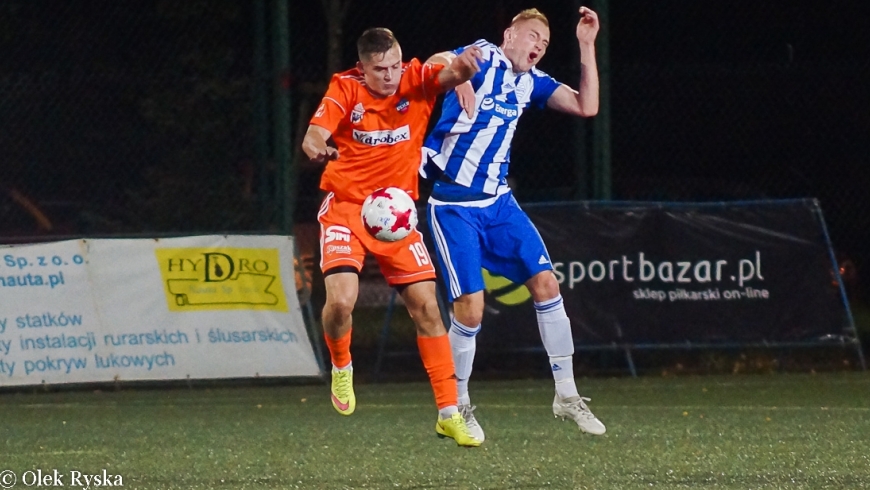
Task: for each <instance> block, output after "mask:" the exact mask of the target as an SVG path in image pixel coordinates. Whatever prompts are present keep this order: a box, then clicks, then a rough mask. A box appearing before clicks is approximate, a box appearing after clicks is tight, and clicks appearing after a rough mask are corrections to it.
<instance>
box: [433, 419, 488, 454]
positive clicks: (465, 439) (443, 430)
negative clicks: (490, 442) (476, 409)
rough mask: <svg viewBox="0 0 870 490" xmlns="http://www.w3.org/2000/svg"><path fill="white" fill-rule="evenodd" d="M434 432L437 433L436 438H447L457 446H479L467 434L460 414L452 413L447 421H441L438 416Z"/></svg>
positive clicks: (477, 442)
mask: <svg viewBox="0 0 870 490" xmlns="http://www.w3.org/2000/svg"><path fill="white" fill-rule="evenodd" d="M435 432H437V433H438V437H442V438H443V437H449V438H451V439H453V440H454V441H456V444H457V445H459V446H465V447H477V446H480V441H478V440H477V439H475V438H474V437H472V436H471V434H469V433H468V427H467V426H466V425H465V419H463V418H462V414H460V413H454V414H453V415H451V416H450V418H449V419H442V418H441V416H440V415H439V416H438V422H437V423H436V424H435Z"/></svg>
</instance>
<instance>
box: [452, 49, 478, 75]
mask: <svg viewBox="0 0 870 490" xmlns="http://www.w3.org/2000/svg"><path fill="white" fill-rule="evenodd" d="M480 61H483V51H481V50H480V48H478V47H477V46H469V47H468V48H466V49H465V51H463V52H462V53H460V54H459V56H457V57H456V58H453V61H451V62H450V69H451V70H454V71H456V72H457V73H458V74H459V75H460V77H461V78H464V79H466V80H467V79H469V78H471V77H473V76H474V74H475V73H477V72H479V71H480V63H479V62H480Z"/></svg>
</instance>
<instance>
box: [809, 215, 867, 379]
mask: <svg viewBox="0 0 870 490" xmlns="http://www.w3.org/2000/svg"><path fill="white" fill-rule="evenodd" d="M813 210H814V211H815V213H816V216H818V217H819V222H820V224H821V225H822V231H823V232H824V234H825V243H826V244H827V245H828V256H829V257H830V258H831V267H833V268H834V278H836V279H837V286H838V287H839V289H840V299H841V300H842V301H843V307H844V308H846V321H847V322H849V324H848V325H847V327H848V329H849V330H851V331H852V334H853V335H854V336H855V337H854V338H855V347H856V349H857V350H858V362H860V363H861V370H862V371H866V370H867V361H865V360H864V349H863V348H862V347H861V339H860V338H859V337H858V328H857V327H856V326H855V317H853V316H852V308H851V307H850V306H849V296H848V295H847V294H846V286H845V284H843V276H841V275H840V264H838V263H837V256H836V255H834V245H833V243H831V236H830V235H829V234H828V225H827V224H826V223H825V215H824V214H823V213H822V207H821V206H820V205H819V201H818V199H813Z"/></svg>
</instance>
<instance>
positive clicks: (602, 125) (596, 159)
mask: <svg viewBox="0 0 870 490" xmlns="http://www.w3.org/2000/svg"><path fill="white" fill-rule="evenodd" d="M592 4H593V10H595V12H596V13H597V14H598V20H599V21H600V22H601V29H600V30H599V32H598V38H597V40H596V42H595V52H596V58H597V61H598V81H599V104H598V115H597V116H595V118H594V119H593V121H592V127H593V130H594V137H593V140H592V152H593V156H592V161H593V168H594V171H593V172H594V176H593V184H594V190H593V197H594V198H595V199H599V200H602V201H609V200H610V199H611V197H612V182H611V152H610V13H609V10H610V9H609V4H610V1H609V0H593V1H592Z"/></svg>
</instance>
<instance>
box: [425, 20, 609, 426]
mask: <svg viewBox="0 0 870 490" xmlns="http://www.w3.org/2000/svg"><path fill="white" fill-rule="evenodd" d="M598 29H599V22H598V16H597V15H596V14H595V12H593V11H592V10H590V9H588V8H586V7H581V8H580V21H579V22H578V23H577V29H576V34H577V41H578V43H579V45H580V63H581V74H580V82H579V88H578V90H575V89H573V88H571V87H569V86H568V85H565V84H562V83H559V82H557V81H556V80H555V79H553V78H552V77H550V76H549V75H547V74H546V73H544V72H542V71H540V70H538V69H537V68H535V65H536V64H537V63H538V61H540V59H541V57H543V56H544V53H545V52H546V50H547V46H548V44H549V42H550V28H549V22H548V20H547V18H546V17H545V16H544V15H543V14H542V13H541V12H540V11H538V10H537V9H528V10H523V11H522V12H520V13H519V14H518V15H517V16H516V17H514V18H513V20H512V22H511V25H510V26H509V27H508V28H507V29H505V31H504V41H503V42H502V44H501V46H496V45H494V44H492V43H490V42H488V41H486V40H479V41H477V42H475V43H474V46H477V47H479V48H480V49H481V50H482V51H483V56H484V61H483V62H482V63H481V70H480V72H478V73H477V74H476V75H475V76H474V78H472V79H471V81H470V82H468V83H466V84H464V85H460V86H459V87H457V88H456V89H455V90H454V91H450V92H448V93H447V94H446V95H445V98H444V102H443V107H442V114H441V119H440V120H439V121H438V123H437V124H436V125H435V128H434V129H433V131H432V133H431V134H430V135H429V137H428V138H427V140H426V143H425V145H424V148H423V161H422V165H421V168H420V173H421V174H422V175H423V176H424V177H427V178H430V179H433V180H435V184H434V187H433V190H432V194H431V198H430V199H429V206H428V216H429V226H430V229H431V231H432V236H433V239H434V242H435V248H436V251H437V257H438V262H439V265H440V267H441V271H442V273H443V276H444V278H445V282H446V283H447V286H448V290H449V296H450V300H451V301H452V302H453V313H454V318H453V322H452V325H451V328H450V332H449V336H450V337H449V338H450V343H451V349H452V351H453V359H454V362H455V365H456V377H457V380H458V385H459V405H460V407H459V408H460V412H461V413H462V414H463V416H464V417H465V420H466V425H467V426H468V429H469V432H470V433H471V435H473V436H474V437H475V438H477V439H479V440H481V441H483V440H484V433H483V429H482V428H481V427H480V424H479V423H478V422H477V420H476V419H475V417H474V414H473V410H474V407H473V406H472V405H471V399H470V397H469V395H468V378H469V376H470V375H471V367H472V362H473V360H474V352H475V336H476V335H477V333H478V332H479V331H480V323H481V320H482V319H483V311H484V297H483V290H484V283H483V277H482V273H481V268H486V269H487V270H488V271H490V272H492V273H494V274H498V275H502V276H504V277H506V278H508V279H510V280H511V281H513V282H515V283H518V284H519V283H523V284H525V285H526V287H528V289H529V291H530V292H531V294H532V299H533V300H534V304H535V310H536V313H537V319H538V329H539V330H540V334H541V339H542V341H543V344H544V347H545V349H546V350H547V354H548V355H549V357H550V366H551V369H552V372H553V378H554V379H555V384H556V396H555V399H554V400H553V414H554V415H555V416H557V417H562V418H565V417H570V418H572V419H573V420H574V421H575V422H576V423H577V425H578V426H579V427H580V429H581V430H583V431H585V432H588V433H591V434H603V433H604V431H605V428H604V424H602V423H601V422H600V421H599V420H598V419H597V418H596V417H595V416H594V415H593V414H592V412H590V411H589V408H588V407H587V406H586V404H585V403H584V402H585V401H588V400H589V399H588V398H582V397H580V395H579V394H578V392H577V386H576V384H575V382H574V367H573V362H572V356H573V354H574V341H573V337H572V335H571V324H570V320H569V319H568V315H567V314H566V313H565V307H564V305H563V303H562V296H561V294H560V292H559V283H558V282H557V280H556V277H555V275H554V273H553V266H552V264H551V263H550V255H549V254H548V252H547V248H546V247H545V246H544V243H543V240H542V239H541V236H540V234H539V233H538V231H537V229H535V227H534V225H533V224H532V222H531V221H530V220H529V218H528V216H527V215H526V214H525V212H523V211H522V210H521V209H520V207H519V205H517V202H516V200H515V199H514V196H513V194H512V192H511V190H510V188H509V187H508V183H507V174H508V164H509V162H510V147H511V141H512V139H513V135H514V131H515V130H516V127H517V122H518V120H519V118H520V116H521V115H522V114H523V112H524V111H525V110H526V109H527V108H529V107H531V106H536V107H544V106H546V107H549V108H551V109H555V110H557V111H560V112H565V113H568V114H573V115H577V116H581V117H590V116H594V115H595V114H596V113H597V112H598V69H597V66H596V62H595V37H596V35H597V34H598ZM464 49H466V48H459V49H456V50H455V51H454V53H456V54H459V53H461V52H462V51H463V50H464ZM470 100H474V102H475V103H474V107H476V108H477V109H476V110H475V111H473V112H472V114H468V113H466V112H463V111H462V109H461V108H462V107H468V106H467V105H463V104H462V102H464V101H470Z"/></svg>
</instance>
